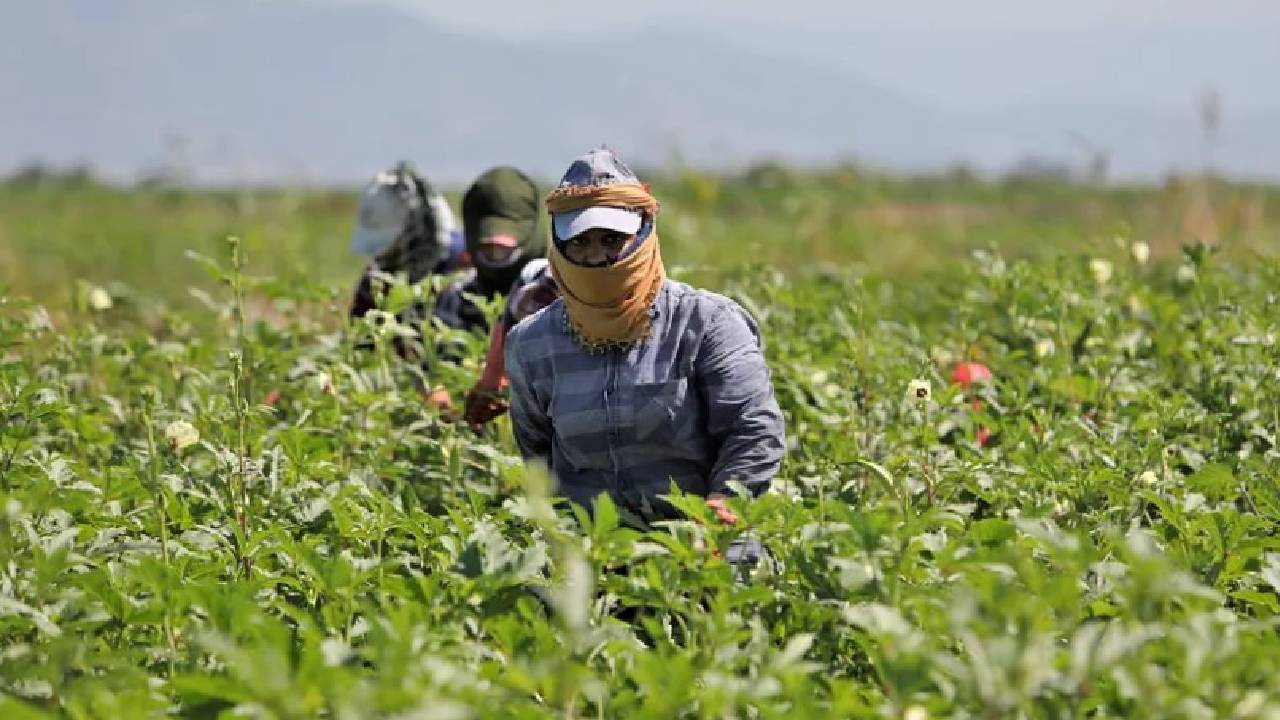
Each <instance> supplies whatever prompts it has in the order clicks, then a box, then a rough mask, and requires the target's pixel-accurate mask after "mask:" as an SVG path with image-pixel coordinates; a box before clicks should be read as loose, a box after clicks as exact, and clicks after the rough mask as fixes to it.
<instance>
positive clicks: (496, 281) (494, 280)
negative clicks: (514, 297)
mask: <svg viewBox="0 0 1280 720" xmlns="http://www.w3.org/2000/svg"><path fill="white" fill-rule="evenodd" d="M541 209H542V208H541V207H540V205H539V197H538V188H537V186H536V185H534V184H533V181H532V180H530V179H529V177H528V176H527V175H525V174H524V173H522V172H520V171H519V170H517V169H515V168H513V167H507V166H500V167H495V168H492V169H490V170H488V171H486V172H485V173H484V174H483V175H481V176H480V177H479V178H477V179H476V181H475V182H474V183H472V184H471V187H470V188H468V189H467V194H466V195H464V196H463V197H462V224H463V233H464V234H465V235H466V239H467V251H468V252H470V253H471V261H472V262H473V263H474V264H475V268H476V277H477V279H478V280H479V284H480V286H481V289H482V290H483V291H484V292H485V294H487V295H494V294H497V293H505V292H508V291H510V290H511V285H512V284H513V283H514V282H515V281H516V278H518V277H519V276H520V271H521V270H522V269H523V268H524V266H525V264H526V263H528V262H529V261H530V260H533V259H534V258H540V257H542V256H544V255H545V254H546V250H547V240H546V237H545V235H546V232H545V229H544V228H543V226H542V225H543V223H542V220H541V218H542V212H541ZM494 237H514V238H515V240H516V243H517V250H516V252H514V253H513V254H512V255H511V256H510V257H508V258H507V259H506V260H504V261H503V262H501V263H492V262H489V261H487V260H486V258H485V257H484V255H483V254H482V253H481V252H480V246H481V245H482V244H483V243H484V242H485V241H486V240H487V239H489V238H494Z"/></svg>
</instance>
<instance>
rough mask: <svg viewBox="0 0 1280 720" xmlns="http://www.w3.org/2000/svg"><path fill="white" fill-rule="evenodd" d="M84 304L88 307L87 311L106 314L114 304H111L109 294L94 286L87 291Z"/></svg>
mask: <svg viewBox="0 0 1280 720" xmlns="http://www.w3.org/2000/svg"><path fill="white" fill-rule="evenodd" d="M85 302H86V303H87V304H88V305H89V309H90V310H93V311H94V312H106V311H107V310H110V309H111V306H112V305H114V303H112V302H111V293H109V292H107V291H106V290H104V289H102V288H101V287H99V286H97V285H94V286H93V287H92V288H90V289H89V294H88V296H87V297H86V298H85Z"/></svg>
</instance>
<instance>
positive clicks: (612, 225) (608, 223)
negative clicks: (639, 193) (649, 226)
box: [551, 205, 643, 241]
mask: <svg viewBox="0 0 1280 720" xmlns="http://www.w3.org/2000/svg"><path fill="white" fill-rule="evenodd" d="M551 221H552V223H553V224H554V225H555V228H556V237H557V238H559V239H560V240H561V241H565V240H569V239H570V238H573V237H576V236H578V235H581V234H582V233H584V232H586V231H588V230H590V229H592V228H605V229H606V230H616V231H617V232H620V233H627V234H628V235H634V234H635V233H637V232H639V230H640V224H641V222H642V221H643V219H642V218H641V217H640V213H638V212H635V211H634V210H627V209H625V208H617V207H606V206H604V205H593V206H591V207H585V208H582V209H581V210H570V211H568V212H562V213H555V214H554V215H552V217H551Z"/></svg>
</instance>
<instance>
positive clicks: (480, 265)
mask: <svg viewBox="0 0 1280 720" xmlns="http://www.w3.org/2000/svg"><path fill="white" fill-rule="evenodd" d="M531 259H532V258H529V257H526V255H525V252H524V250H523V249H521V248H516V251H515V252H514V253H512V254H511V256H510V257H508V258H507V259H506V260H505V261H503V262H502V263H500V264H499V263H489V262H485V261H484V260H482V259H481V256H480V255H479V254H476V253H473V254H472V257H471V262H472V264H474V265H475V268H476V279H477V280H479V281H480V285H481V289H482V290H483V291H484V293H485V294H486V295H490V296H492V295H497V294H498V293H506V292H510V291H511V286H512V285H514V284H515V282H516V279H517V278H519V277H520V271H521V270H524V266H525V265H526V264H528V262H529V260H531Z"/></svg>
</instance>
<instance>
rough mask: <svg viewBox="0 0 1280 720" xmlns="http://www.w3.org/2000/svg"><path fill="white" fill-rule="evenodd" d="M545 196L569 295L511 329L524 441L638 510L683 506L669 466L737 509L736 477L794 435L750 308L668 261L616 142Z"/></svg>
mask: <svg viewBox="0 0 1280 720" xmlns="http://www.w3.org/2000/svg"><path fill="white" fill-rule="evenodd" d="M546 202H547V208H548V210H550V212H551V215H552V228H553V236H552V239H553V241H554V242H553V247H552V249H551V251H550V260H551V269H552V274H553V275H554V277H555V280H556V283H557V285H558V286H559V289H560V293H561V297H560V299H558V300H556V301H554V302H553V303H551V304H550V305H549V306H548V307H546V308H544V309H543V310H541V311H539V312H537V313H535V314H534V315H532V316H530V317H528V318H526V319H525V320H523V321H521V322H520V323H519V324H518V325H516V327H515V328H514V329H512V330H511V332H510V333H509V334H508V337H507V342H506V368H507V372H508V373H509V374H510V377H511V419H512V423H513V427H514V429H515V437H516V441H517V443H518V444H519V446H520V450H521V452H522V453H523V454H524V456H525V457H526V458H527V459H537V460H540V461H543V462H545V463H546V464H547V466H549V468H550V469H551V471H552V473H553V475H554V476H555V478H556V481H557V484H558V494H559V495H561V496H564V497H566V498H568V499H569V500H570V501H572V502H575V503H578V504H580V505H582V506H584V507H587V508H590V507H591V504H592V501H593V500H594V499H595V498H596V496H598V495H601V494H606V493H607V494H608V495H609V496H610V497H611V498H612V499H613V502H614V503H615V504H616V505H618V506H619V507H621V508H625V509H626V510H630V511H631V512H633V513H635V514H637V515H639V516H640V517H641V518H642V519H645V520H658V519H664V518H673V517H676V516H677V515H678V511H676V509H675V508H674V507H672V506H671V505H670V504H669V503H667V502H666V501H665V500H664V499H663V498H662V496H663V495H664V494H666V493H667V492H668V490H669V487H670V484H671V483H672V482H673V481H674V482H675V484H676V485H677V486H679V487H680V488H681V489H682V490H683V491H685V492H688V493H691V494H695V495H700V496H702V497H705V498H707V502H708V504H709V505H711V506H713V507H714V508H715V509H716V514H717V516H718V517H719V518H720V519H721V520H722V521H724V522H728V523H732V522H734V521H735V520H736V518H735V517H734V515H733V513H732V512H730V511H729V509H728V508H727V507H726V506H725V502H724V501H725V499H726V498H727V496H728V495H729V494H730V493H731V492H732V490H731V488H730V485H729V483H730V482H732V481H737V482H740V483H742V485H744V486H745V487H746V488H748V489H749V490H750V491H751V492H752V493H755V494H759V493H761V492H763V491H764V490H765V489H766V488H767V487H768V485H769V483H770V481H771V480H772V478H773V476H774V475H775V474H776V473H777V471H778V467H779V465H780V463H781V462H782V457H783V453H784V448H785V439H784V428H783V417H782V412H781V410H780V409H779V407H778V403H777V400H776V399H775V397H774V391H773V385H772V382H771V381H770V378H769V369H768V367H767V366H766V365H765V360H764V355H763V352H762V347H761V339H760V334H759V329H758V328H757V326H756V323H755V321H754V320H753V319H752V318H751V316H750V315H748V314H747V313H746V312H745V311H744V310H743V309H742V308H741V307H740V306H739V305H738V304H737V303H735V302H733V301H732V300H730V299H728V298H726V297H723V296H721V295H717V294H715V293H711V292H707V291H705V290H699V289H697V288H693V287H690V286H689V285H686V284H684V283H681V282H676V281H674V280H670V279H668V278H667V277H666V272H665V269H664V267H663V264H662V257H661V253H660V244H659V242H658V234H657V232H656V229H655V228H656V226H655V220H656V216H657V212H658V201H657V200H655V199H654V197H653V196H652V195H650V194H649V190H648V187H647V186H646V185H644V184H642V183H641V182H640V181H639V179H637V178H636V176H635V174H634V173H632V171H631V170H630V169H629V168H628V167H627V166H626V165H625V164H624V163H623V162H622V161H621V160H620V159H619V158H618V156H617V155H616V154H615V153H614V152H613V151H612V150H609V149H607V148H600V149H598V150H592V151H591V152H588V153H587V154H585V155H583V156H582V157H580V158H578V159H577V160H575V161H574V162H573V164H572V165H570V166H569V169H568V171H567V172H566V173H565V174H564V177H563V178H562V179H561V181H560V184H559V186H558V187H557V188H555V190H553V191H552V192H551V193H550V195H549V196H548V197H547V201H546ZM749 552H751V551H749ZM730 559H731V560H732V559H733V558H732V556H731V557H730ZM750 559H752V558H748V560H750Z"/></svg>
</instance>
